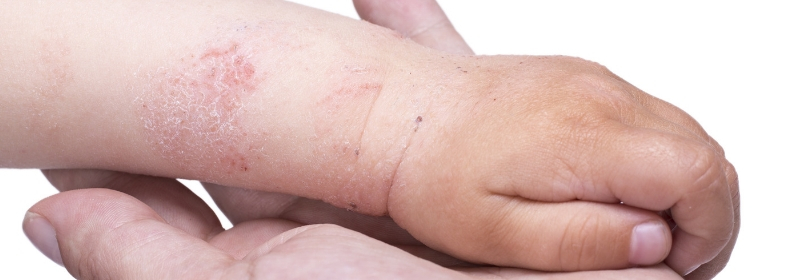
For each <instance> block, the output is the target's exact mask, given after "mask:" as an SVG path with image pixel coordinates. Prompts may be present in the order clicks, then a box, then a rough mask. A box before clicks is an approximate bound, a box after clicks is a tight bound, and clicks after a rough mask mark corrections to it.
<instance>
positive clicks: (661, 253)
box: [628, 221, 672, 266]
mask: <svg viewBox="0 0 800 280" xmlns="http://www.w3.org/2000/svg"><path fill="white" fill-rule="evenodd" d="M630 242H631V245H630V253H629V255H628V261H629V262H630V263H631V264H633V265H638V266H647V265H653V264H657V263H660V262H661V261H663V260H664V259H665V258H666V257H667V255H668V254H669V249H670V247H671V246H672V236H671V234H670V230H669V228H668V227H667V225H665V223H664V222H663V221H662V222H659V221H650V222H646V223H642V224H639V225H636V226H635V227H633V232H632V233H631V240H630Z"/></svg>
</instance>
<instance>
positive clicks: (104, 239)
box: [23, 170, 680, 279]
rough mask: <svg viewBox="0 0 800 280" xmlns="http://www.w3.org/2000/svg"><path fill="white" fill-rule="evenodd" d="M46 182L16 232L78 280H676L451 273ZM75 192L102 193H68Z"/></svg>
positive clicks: (318, 234) (344, 239) (190, 201)
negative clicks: (45, 191)
mask: <svg viewBox="0 0 800 280" xmlns="http://www.w3.org/2000/svg"><path fill="white" fill-rule="evenodd" d="M76 174H77V175H79V176H73V175H76ZM47 175H48V178H49V179H51V181H52V182H53V183H54V185H55V186H57V187H58V188H59V189H60V190H65V192H62V193H60V194H57V195H54V196H52V197H49V198H46V199H44V200H42V201H41V202H39V203H37V204H36V205H34V206H33V207H32V208H31V209H30V210H29V212H28V214H27V215H26V217H25V222H24V224H23V228H24V229H25V233H26V234H27V235H28V237H29V238H30V239H31V241H33V243H34V244H35V245H36V246H37V248H39V249H40V250H41V251H42V252H43V253H44V254H45V255H47V256H48V257H50V258H51V259H53V260H54V261H56V262H58V263H60V264H62V265H64V266H65V267H66V268H67V270H68V271H69V272H70V273H71V274H72V275H73V276H74V277H76V278H77V279H208V278H225V279H274V278H280V279H307V278H320V277H325V278H348V279H349V278H356V279H360V278H370V279H374V278H387V277H388V278H396V279H461V278H470V276H473V277H475V278H497V277H498V276H499V277H503V278H507V279H585V278H587V277H588V278H591V279H623V278H625V279H680V277H679V276H678V275H677V274H675V273H674V272H673V271H672V270H670V269H669V268H668V267H666V266H664V265H660V266H656V267H653V268H647V269H641V268H633V269H626V270H619V271H601V272H591V273H589V272H579V273H537V272H532V271H526V270H522V269H513V268H497V267H486V268H481V267H468V268H465V267H455V268H454V269H456V270H452V269H448V268H444V267H441V266H438V265H435V264H433V263H431V262H428V261H425V260H423V259H420V258H417V257H414V256H413V255H411V254H409V253H407V252H405V251H403V250H400V249H398V248H396V247H393V246H390V245H388V244H386V243H383V242H379V241H377V240H374V239H372V238H369V237H367V236H364V235H362V234H360V233H357V232H354V231H351V230H347V229H344V228H341V227H338V226H334V225H309V226H304V225H302V224H298V223H295V222H292V221H286V220H281V219H259V220H252V221H248V222H244V223H239V224H237V225H236V226H234V227H233V228H231V229H229V230H227V231H225V230H223V229H222V227H221V226H220V224H219V221H218V220H217V219H216V216H215V215H214V213H213V212H212V211H211V209H210V208H208V206H207V205H205V204H204V203H203V201H202V200H201V199H200V198H198V197H196V196H194V195H193V194H192V193H191V191H189V190H188V189H186V188H185V187H184V186H182V185H181V184H180V183H178V182H177V181H175V180H171V179H166V178H157V177H149V176H133V175H129V174H122V173H115V172H109V171H90V170H85V171H73V172H71V173H67V172H61V171H48V172H47ZM80 187H104V188H96V189H79V190H74V189H76V188H80ZM66 190H71V191H66ZM406 249H407V250H413V249H412V248H406ZM423 250H424V248H423ZM458 271H461V272H462V273H459V272H458Z"/></svg>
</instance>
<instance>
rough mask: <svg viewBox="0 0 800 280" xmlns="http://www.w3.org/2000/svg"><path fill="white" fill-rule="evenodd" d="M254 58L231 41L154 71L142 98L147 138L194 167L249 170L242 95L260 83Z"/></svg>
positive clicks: (183, 164) (173, 158)
mask: <svg viewBox="0 0 800 280" xmlns="http://www.w3.org/2000/svg"><path fill="white" fill-rule="evenodd" d="M251 56H252V51H251V50H249V49H247V48H244V47H242V45H241V44H240V43H237V42H228V43H226V44H223V45H221V46H214V47H211V48H208V49H207V50H205V51H203V52H201V53H199V54H196V55H195V54H191V55H188V56H186V57H184V58H183V59H181V60H180V62H179V63H177V65H174V66H172V67H168V68H164V69H160V70H159V71H157V72H156V73H154V74H152V75H151V77H150V78H151V81H152V83H151V86H150V87H149V88H147V92H145V94H143V97H142V98H140V100H141V105H142V106H141V110H140V111H141V115H142V117H141V119H142V120H143V122H144V127H145V130H146V131H147V138H148V142H150V144H151V145H152V146H153V147H154V148H155V149H156V150H157V151H158V152H159V153H160V154H161V155H162V156H163V157H164V158H166V159H168V160H170V161H172V162H174V163H176V164H178V165H179V166H181V167H182V168H185V169H188V170H189V171H197V172H201V171H204V169H217V170H225V171H227V173H231V172H239V171H247V170H248V169H249V168H250V167H249V165H250V164H249V161H248V156H247V154H248V152H249V151H248V150H249V148H247V147H249V146H248V145H247V144H246V143H245V138H246V135H247V134H246V132H245V130H244V129H243V128H242V125H241V120H240V118H241V115H242V114H243V113H244V104H243V103H242V99H243V98H245V97H247V96H250V95H252V94H253V93H254V91H255V90H256V87H257V86H258V84H259V83H260V79H259V78H258V75H257V71H256V70H257V69H256V67H255V65H254V64H253V63H252V61H251V60H252V58H251ZM208 172H214V170H206V171H205V173H208Z"/></svg>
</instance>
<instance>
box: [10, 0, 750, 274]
mask: <svg viewBox="0 0 800 280" xmlns="http://www.w3.org/2000/svg"><path fill="white" fill-rule="evenodd" d="M4 7H6V8H4V10H3V11H2V12H0V18H2V19H1V21H0V34H3V35H2V36H7V38H2V40H0V51H2V52H3V55H2V56H0V75H2V77H3V79H4V80H2V83H1V84H0V93H2V95H0V106H2V108H4V110H2V111H0V119H2V120H4V121H3V122H2V124H0V129H2V131H4V133H3V134H0V166H4V167H5V166H8V167H35V168H103V169H115V170H121V171H128V172H136V173H144V174H151V175H160V176H167V177H183V178H194V179H201V180H204V181H210V182H215V183H220V184H225V185H232V186H240V187H248V188H254V189H261V190H268V191H280V192H286V193H291V194H295V195H301V196H305V197H310V198H315V199H322V200H325V201H327V202H330V203H332V204H334V205H337V206H339V207H343V208H349V209H352V210H355V211H359V212H362V213H368V214H385V213H388V214H389V215H391V216H392V217H393V218H394V219H395V220H396V221H397V222H398V223H399V224H400V225H401V226H403V227H404V228H406V229H408V230H409V231H410V232H411V233H412V234H413V235H414V236H415V237H417V238H419V239H420V240H422V241H423V242H425V243H426V244H427V245H430V246H432V247H434V248H437V249H439V250H442V251H445V252H447V253H451V254H454V255H456V256H459V257H462V258H465V259H467V260H470V261H475V262H488V263H493V264H498V265H513V266H521V267H530V268H539V269H547V270H578V269H600V268H615V267H626V266H630V265H641V264H652V263H656V262H659V261H661V260H662V259H663V258H664V257H665V256H666V254H667V252H668V248H669V244H670V242H671V240H672V239H671V236H670V234H669V231H668V229H666V225H665V224H664V222H663V221H662V220H661V219H660V218H659V217H658V216H656V215H655V214H654V213H652V212H648V211H643V210H637V209H633V208H631V207H627V206H621V205H618V204H617V203H618V202H620V201H623V202H624V203H625V204H626V205H629V206H635V207H640V208H644V209H648V210H653V211H660V210H667V209H671V210H672V213H673V215H674V217H675V220H676V222H677V223H678V226H679V229H678V230H677V231H676V233H675V236H676V240H675V247H674V248H676V250H675V251H673V254H672V255H671V256H670V258H669V259H668V262H669V263H670V265H671V266H672V267H673V268H676V269H677V270H678V271H679V272H686V271H688V270H689V269H690V268H691V267H693V266H695V265H699V264H700V263H703V262H705V261H708V260H709V259H711V258H713V257H714V256H716V255H717V254H718V253H719V252H720V250H722V248H723V247H724V246H726V244H728V241H729V240H730V236H731V233H732V232H734V230H733V223H734V215H733V211H734V206H733V205H734V202H735V201H736V199H735V197H732V196H731V194H732V193H734V194H735V191H736V188H737V187H736V184H735V181H734V179H735V172H733V169H732V167H730V164H729V163H727V161H725V160H724V157H723V156H722V154H721V149H718V147H716V146H715V145H714V143H713V140H710V138H708V137H707V135H705V133H704V132H703V131H702V129H701V128H700V127H699V125H697V124H696V123H694V122H693V120H691V118H690V117H688V116H686V115H685V114H684V113H683V112H681V111H680V110H677V109H676V108H674V107H671V106H669V105H668V104H666V103H663V102H661V101H659V100H656V99H654V98H652V97H649V96H648V95H646V94H644V93H642V92H640V91H638V90H637V89H635V88H633V87H632V86H630V85H628V84H626V83H624V81H621V80H619V79H618V78H617V77H616V76H613V74H611V73H609V72H608V71H607V70H605V69H603V68H602V67H599V66H597V65H595V64H592V63H587V62H585V61H581V60H577V59H569V58H528V57H460V56H451V55H446V54H443V53H438V52H434V51H430V50H427V49H424V48H421V47H418V46H416V45H414V44H412V43H410V42H409V41H408V40H404V39H402V38H400V37H399V36H397V35H396V34H395V33H392V32H389V31H387V30H385V29H381V28H377V27H375V26H372V25H369V24H367V23H363V22H357V21H353V20H349V19H344V18H340V17H337V16H333V15H330V14H327V13H323V12H319V11H315V10H310V9H306V8H303V7H299V6H296V5H292V4H288V3H283V2H271V1H252V2H234V1H208V2H203V1H173V2H170V3H168V4H164V3H160V2H141V1H139V2H135V3H119V1H118V2H113V3H106V2H99V1H98V2H93V1H82V2H79V3H75V2H68V3H61V2H57V3H56V4H54V3H48V5H40V4H35V3H30V2H23V1H17V2H9V3H4ZM6 108H8V109H6ZM576 200H589V201H599V202H608V203H609V204H595V203H588V202H579V201H576ZM556 202H566V203H556ZM637 225H649V226H645V229H647V230H646V232H649V233H651V235H650V236H649V237H647V236H645V237H646V238H645V239H642V238H638V239H637V238H634V237H633V232H634V228H636V226H637ZM639 229H641V228H639ZM659 235H660V237H659ZM653 236H655V238H652V237H653ZM640 237H641V236H640ZM659 238H660V239H659ZM643 240H644V241H643ZM731 244H732V243H731Z"/></svg>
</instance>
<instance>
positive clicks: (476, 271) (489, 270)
mask: <svg viewBox="0 0 800 280" xmlns="http://www.w3.org/2000/svg"><path fill="white" fill-rule="evenodd" d="M456 270H458V271H462V272H464V273H467V274H469V275H470V276H473V277H475V278H478V279H507V280H528V279H530V280H534V279H547V280H582V279H592V280H602V279H609V280H611V279H658V280H665V279H682V278H681V276H680V275H678V274H675V272H674V271H672V269H670V268H669V267H667V266H666V265H664V264H659V265H655V266H652V267H637V268H628V269H620V270H601V271H577V272H535V271H529V270H524V269H519V268H506V267H478V268H456Z"/></svg>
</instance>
